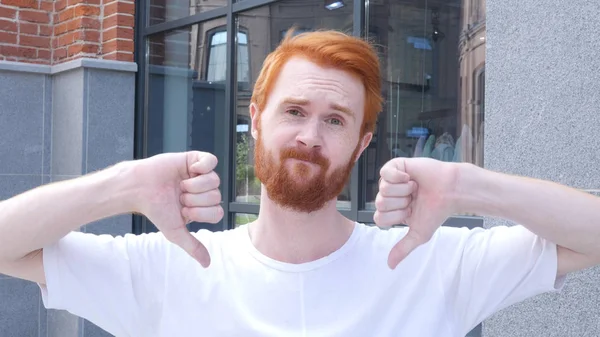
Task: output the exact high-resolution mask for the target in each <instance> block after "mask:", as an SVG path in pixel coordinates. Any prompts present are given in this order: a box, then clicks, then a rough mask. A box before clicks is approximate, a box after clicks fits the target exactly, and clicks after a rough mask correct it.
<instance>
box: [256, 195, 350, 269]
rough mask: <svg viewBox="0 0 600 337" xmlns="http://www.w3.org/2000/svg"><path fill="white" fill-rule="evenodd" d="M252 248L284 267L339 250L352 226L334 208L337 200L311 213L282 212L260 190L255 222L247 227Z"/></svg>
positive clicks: (286, 210) (285, 210) (284, 209)
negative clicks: (286, 264) (257, 214)
mask: <svg viewBox="0 0 600 337" xmlns="http://www.w3.org/2000/svg"><path fill="white" fill-rule="evenodd" d="M248 226H249V232H250V239H251V241H252V244H253V245H254V246H255V247H256V249H258V250H259V251H260V252H261V253H263V254H264V255H266V256H268V257H270V258H272V259H275V260H278V261H281V262H287V263H305V262H310V261H315V260H318V259H320V258H322V257H325V256H327V255H329V254H331V253H333V252H334V251H336V250H338V249H340V248H341V247H342V246H343V245H344V243H346V241H348V239H349V238H350V235H351V234H352V231H353V230H354V222H353V221H351V220H349V219H347V218H346V217H344V216H343V215H341V214H340V212H339V211H338V210H337V208H336V200H335V199H334V200H331V201H329V202H328V203H327V204H326V205H325V207H323V208H322V209H320V210H318V211H315V212H312V213H299V212H295V211H292V210H290V209H287V208H283V207H281V206H279V205H277V204H276V203H275V202H273V201H272V200H271V199H269V197H268V195H267V191H266V190H265V189H264V188H263V190H262V193H261V199H260V213H259V216H258V219H257V220H256V221H254V222H252V223H250V224H249V225H248Z"/></svg>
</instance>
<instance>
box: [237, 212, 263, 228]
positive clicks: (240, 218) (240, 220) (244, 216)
mask: <svg viewBox="0 0 600 337" xmlns="http://www.w3.org/2000/svg"><path fill="white" fill-rule="evenodd" d="M257 218H258V215H257V214H248V213H235V220H234V228H236V227H239V226H242V225H246V224H248V223H250V222H252V221H254V220H256V219H257Z"/></svg>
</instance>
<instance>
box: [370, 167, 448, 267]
mask: <svg viewBox="0 0 600 337" xmlns="http://www.w3.org/2000/svg"><path fill="white" fill-rule="evenodd" d="M380 175H381V178H380V180H379V193H378V194H377V197H376V198H375V207H376V211H375V215H374V220H375V223H376V224H377V225H378V226H381V227H390V226H393V225H399V224H405V225H407V226H408V232H407V234H406V236H405V237H403V238H402V239H401V240H400V241H399V242H398V243H397V244H396V245H395V246H394V247H393V248H392V251H391V252H390V255H389V257H388V265H389V266H390V268H395V267H396V266H397V265H398V263H400V262H401V261H402V260H403V259H404V258H405V257H406V256H408V254H410V253H411V252H412V251H413V250H414V249H415V248H417V247H418V246H419V245H421V244H424V243H426V242H427V241H429V240H430V239H431V237H432V236H433V234H434V233H435V231H436V230H437V229H438V228H439V227H440V226H441V225H442V224H443V223H444V221H445V220H446V219H447V218H448V217H449V216H450V215H451V214H452V213H453V212H454V210H455V205H454V202H453V198H452V196H453V195H455V193H453V192H454V191H455V186H456V180H457V178H456V177H457V167H456V164H454V163H446V162H441V161H437V160H433V159H428V158H395V159H392V160H390V161H389V162H387V163H386V164H385V165H383V167H382V168H381V171H380Z"/></svg>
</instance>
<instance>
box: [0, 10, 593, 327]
mask: <svg viewBox="0 0 600 337" xmlns="http://www.w3.org/2000/svg"><path fill="white" fill-rule="evenodd" d="M547 9H551V12H550V11H548V10H547ZM599 14H600V5H598V4H597V3H596V2H593V1H589V0H587V1H586V0H574V1H570V2H568V3H565V2H563V1H559V0H535V1H529V2H523V1H517V0H500V1H496V2H493V3H490V6H487V5H486V1H485V0H343V1H328V0H237V1H234V0H168V1H167V0H145V1H136V2H134V1H129V0H58V1H52V0H0V198H2V199H5V198H8V197H11V196H13V195H15V194H17V193H20V192H22V191H24V190H28V189H30V188H33V187H36V186H39V185H41V184H46V183H50V182H55V181H60V180H64V179H70V178H74V177H77V176H80V175H83V174H87V173H90V172H93V171H96V170H99V169H102V168H104V167H106V166H109V165H111V164H114V163H116V162H118V161H122V160H130V159H138V158H145V157H148V156H152V155H155V154H158V153H163V152H174V151H186V150H191V149H194V150H202V151H209V152H212V153H214V154H215V155H217V157H218V158H219V164H218V166H217V169H216V171H217V172H218V174H219V175H220V177H221V181H222V184H221V192H222V195H223V198H224V201H225V202H224V204H223V206H224V209H225V211H226V216H225V217H224V219H223V220H222V221H221V222H220V223H218V224H216V225H210V224H201V223H192V224H190V230H197V229H200V228H208V229H211V230H226V229H230V228H234V227H236V226H239V225H242V224H245V223H247V222H249V221H252V220H253V219H254V218H255V217H256V214H257V213H258V211H259V200H260V184H259V182H258V180H257V179H256V177H255V176H254V172H253V171H254V170H253V168H254V164H253V146H254V144H253V139H252V137H251V136H250V116H249V111H248V105H249V101H250V96H251V93H252V88H253V83H254V81H255V80H256V77H257V76H258V74H259V71H260V68H261V66H262V62H263V61H264V59H265V57H266V55H267V54H268V53H269V52H271V51H272V50H273V49H274V48H275V47H276V46H277V44H278V43H279V42H280V41H281V39H282V38H283V36H284V34H285V32H286V31H287V30H288V29H289V28H290V27H292V26H294V27H296V31H297V32H303V31H312V30H318V29H336V30H340V31H344V32H347V33H349V34H353V35H356V36H361V37H365V38H368V39H369V40H370V41H372V42H373V43H374V44H375V46H376V48H377V50H378V53H379V56H380V61H381V66H382V73H381V75H382V79H383V83H382V95H383V97H384V108H383V110H382V111H381V114H380V117H379V119H378V123H377V127H376V132H375V135H374V137H373V140H372V142H371V144H370V145H369V147H368V148H367V149H366V151H365V153H364V154H363V156H362V157H361V159H360V160H359V162H358V163H357V165H356V166H355V167H354V169H353V171H352V175H351V179H350V181H349V183H348V184H347V186H346V188H345V189H344V191H343V192H342V194H341V195H340V197H339V198H338V208H339V209H340V211H341V212H342V213H343V214H344V215H345V216H347V217H348V218H350V219H353V220H356V221H360V222H364V223H372V222H373V213H374V200H375V196H376V194H377V181H378V171H379V168H380V167H381V166H382V165H383V164H384V163H385V162H386V161H388V160H390V159H391V158H395V157H415V156H427V157H432V158H436V159H439V160H443V161H453V162H471V163H474V164H476V165H479V166H482V167H486V168H489V169H493V170H497V171H502V172H507V173H513V174H521V175H526V176H531V177H537V178H543V179H549V180H554V181H557V182H560V183H563V184H567V185H570V186H573V187H576V188H579V189H582V190H585V191H588V192H590V193H596V194H600V179H598V178H599V177H600V137H596V134H597V127H598V126H600V115H598V114H597V113H596V109H597V107H598V106H600V95H599V94H598V93H597V92H598V90H596V89H598V86H599V85H598V83H600V81H599V80H600V72H598V71H597V70H598V69H600V61H598V60H600V57H599V56H600V52H598V50H600V49H599V48H596V47H598V46H597V45H598V44H599V43H597V42H595V40H594V39H593V38H592V37H593V36H595V35H594V33H595V32H596V31H598V30H599V29H600V21H599V20H597V17H598V15H599ZM486 71H487V76H486ZM486 94H487V95H486ZM486 96H487V102H486ZM486 103H487V104H486ZM486 106H487V109H486ZM484 126H485V127H484ZM484 129H485V130H484ZM503 224H509V223H506V222H504V221H502V220H498V219H490V218H484V217H481V216H479V215H477V214H456V215H455V216H453V217H452V218H450V219H448V221H447V222H446V223H445V225H446V226H467V227H471V228H472V227H476V226H484V227H491V226H496V225H503ZM22 225H27V224H22ZM509 225H510V224H509ZM81 230H82V231H87V232H92V233H98V234H111V235H122V234H125V233H131V232H133V233H143V232H150V231H155V230H156V228H155V227H154V226H153V225H152V224H151V223H150V222H149V221H148V220H147V219H146V218H144V217H140V216H118V217H114V218H110V219H105V220H102V221H98V222H95V223H91V224H87V225H85V226H83V227H82V229H81ZM598 275H600V270H599V269H597V268H592V269H589V270H586V271H583V272H579V273H575V274H573V275H571V276H570V277H569V279H568V281H567V283H566V286H565V288H564V290H563V291H562V292H561V293H558V294H546V295H541V296H537V297H535V298H532V299H530V300H527V301H525V302H523V303H520V304H517V305H514V306H511V307H509V308H507V309H505V310H503V311H502V312H500V313H498V314H496V315H494V316H492V317H490V318H489V319H487V320H486V321H485V322H484V323H483V324H482V325H480V326H478V327H476V328H475V329H474V330H473V331H472V332H471V333H470V334H469V336H595V335H598V334H600V324H598V319H597V317H598V316H599V315H600V308H599V307H598V306H597V304H596V300H595V298H597V297H598V295H599V294H600V286H599V285H600V283H599V282H597V281H596V280H597V278H598ZM0 299H2V300H1V301H0V336H40V337H41V336H44V337H45V336H61V337H63V336H66V337H69V336H86V337H87V336H107V334H106V333H105V332H103V331H102V330H100V329H99V328H97V327H96V326H95V325H94V324H92V323H91V322H88V321H86V320H84V319H81V318H77V317H75V316H73V315H71V314H69V313H68V312H64V311H58V310H46V309H45V308H44V307H43V305H42V303H41V298H40V294H39V289H38V287H37V285H35V284H31V283H28V282H25V281H20V280H16V279H13V278H10V277H7V276H4V275H0ZM407 305H410V304H407Z"/></svg>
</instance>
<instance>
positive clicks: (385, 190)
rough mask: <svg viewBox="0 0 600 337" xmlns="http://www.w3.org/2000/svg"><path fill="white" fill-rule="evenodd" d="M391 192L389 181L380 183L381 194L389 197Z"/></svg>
mask: <svg viewBox="0 0 600 337" xmlns="http://www.w3.org/2000/svg"><path fill="white" fill-rule="evenodd" d="M389 192H390V184H389V183H388V182H387V181H385V180H382V181H381V183H379V193H382V194H384V195H387V194H388V193H389Z"/></svg>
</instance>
